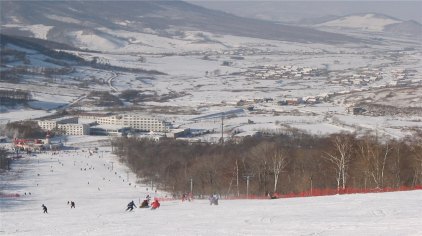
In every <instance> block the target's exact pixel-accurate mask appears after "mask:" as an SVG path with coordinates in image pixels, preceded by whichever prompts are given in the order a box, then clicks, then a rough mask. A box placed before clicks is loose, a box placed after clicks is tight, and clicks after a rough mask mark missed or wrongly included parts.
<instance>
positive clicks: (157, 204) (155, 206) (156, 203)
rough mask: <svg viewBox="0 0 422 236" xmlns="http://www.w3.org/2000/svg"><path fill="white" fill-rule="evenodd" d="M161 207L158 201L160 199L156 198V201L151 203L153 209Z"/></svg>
mask: <svg viewBox="0 0 422 236" xmlns="http://www.w3.org/2000/svg"><path fill="white" fill-rule="evenodd" d="M159 207H160V203H159V202H158V199H155V200H154V202H153V203H152V204H151V210H155V209H157V208H159Z"/></svg>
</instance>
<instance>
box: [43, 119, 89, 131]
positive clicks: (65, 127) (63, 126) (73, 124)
mask: <svg viewBox="0 0 422 236" xmlns="http://www.w3.org/2000/svg"><path fill="white" fill-rule="evenodd" d="M38 125H39V126H40V127H41V129H43V130H46V131H51V130H54V129H58V130H61V131H62V132H63V133H64V134H67V135H87V134H89V125H87V124H78V117H62V118H58V119H54V120H40V121H38Z"/></svg>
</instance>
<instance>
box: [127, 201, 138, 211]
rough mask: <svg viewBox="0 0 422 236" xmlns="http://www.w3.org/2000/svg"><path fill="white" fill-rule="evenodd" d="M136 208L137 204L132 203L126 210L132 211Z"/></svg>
mask: <svg viewBox="0 0 422 236" xmlns="http://www.w3.org/2000/svg"><path fill="white" fill-rule="evenodd" d="M134 207H136V206H135V203H134V202H133V201H131V202H129V204H127V209H126V211H127V210H130V211H132V210H133V208H134Z"/></svg>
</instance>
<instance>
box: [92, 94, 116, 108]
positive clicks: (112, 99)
mask: <svg viewBox="0 0 422 236" xmlns="http://www.w3.org/2000/svg"><path fill="white" fill-rule="evenodd" d="M88 97H89V98H93V99H95V102H94V104H93V105H95V106H102V107H109V106H121V105H123V103H122V101H120V99H119V98H118V97H116V96H114V95H113V94H110V93H109V92H106V91H92V92H90V93H89V95H88Z"/></svg>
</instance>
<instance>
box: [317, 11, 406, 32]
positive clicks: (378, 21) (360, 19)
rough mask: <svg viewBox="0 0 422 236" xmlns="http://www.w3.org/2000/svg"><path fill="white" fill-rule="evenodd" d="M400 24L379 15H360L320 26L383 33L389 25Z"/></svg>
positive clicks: (331, 21) (397, 21) (398, 21)
mask: <svg viewBox="0 0 422 236" xmlns="http://www.w3.org/2000/svg"><path fill="white" fill-rule="evenodd" d="M400 22H401V21H400V20H396V19H393V18H390V17H386V16H382V15H377V14H359V15H350V16H345V17H341V18H338V19H335V20H330V21H327V22H324V23H322V24H320V26H328V27H338V28H352V29H359V30H368V31H376V32H382V31H383V30H384V28H385V27H386V26H387V25H391V24H395V23H400Z"/></svg>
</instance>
